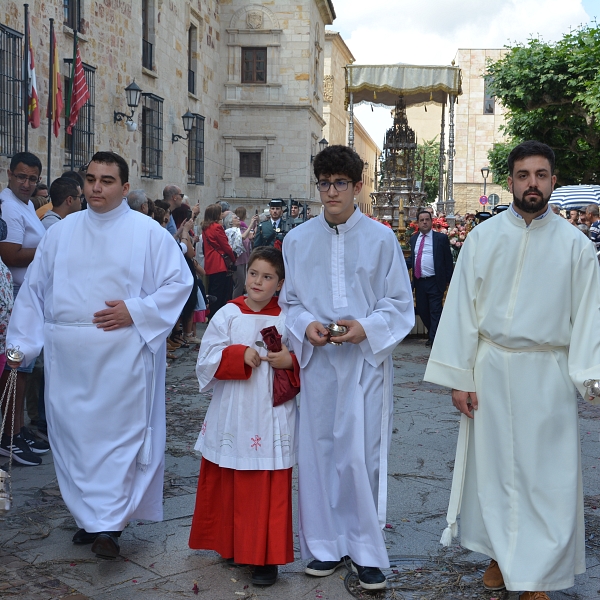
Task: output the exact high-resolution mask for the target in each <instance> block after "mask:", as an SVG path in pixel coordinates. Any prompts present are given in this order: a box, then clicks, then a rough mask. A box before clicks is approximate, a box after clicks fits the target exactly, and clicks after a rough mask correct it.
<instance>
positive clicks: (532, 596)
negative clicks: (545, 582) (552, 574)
mask: <svg viewBox="0 0 600 600" xmlns="http://www.w3.org/2000/svg"><path fill="white" fill-rule="evenodd" d="M519 600H550V598H549V597H548V594H546V592H523V593H522V594H521V595H520V596H519Z"/></svg>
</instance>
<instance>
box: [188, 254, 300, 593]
mask: <svg viewBox="0 0 600 600" xmlns="http://www.w3.org/2000/svg"><path fill="white" fill-rule="evenodd" d="M283 278H284V270H283V258H282V255H281V252H280V251H279V250H276V249H275V248H272V247H269V246H264V247H260V248H257V249H256V250H254V252H253V253H252V254H251V255H250V259H249V262H248V275H247V277H246V290H247V293H248V295H247V296H240V297H239V298H236V299H235V300H232V301H231V302H229V303H228V304H226V305H225V306H224V307H223V308H221V309H220V310H219V311H218V312H217V313H216V314H215V316H214V317H213V318H212V320H211V322H210V324H209V326H208V328H207V330H206V332H205V334H204V336H203V338H202V345H201V346H200V353H199V355H198V364H197V366H196V373H197V375H198V381H199V383H200V389H201V391H205V390H208V389H210V388H214V391H213V397H212V400H211V403H210V406H209V408H208V411H207V413H206V418H205V420H204V424H203V425H202V431H201V433H200V436H199V438H198V443H197V444H196V450H199V451H201V452H202V464H201V467H200V478H199V481H198V493H197V495H196V508H195V510H194V517H193V521H192V530H191V532H190V540H189V545H190V547H191V548H195V549H204V550H215V551H217V552H218V553H219V554H221V556H222V557H223V558H225V559H233V560H234V561H235V562H236V563H242V564H249V565H253V566H254V570H253V575H252V583H254V584H256V585H271V584H273V583H275V581H276V580H277V572H278V569H277V565H280V564H285V563H289V562H293V560H294V549H293V533H292V467H293V466H294V464H295V463H296V415H297V408H296V401H295V399H292V400H290V401H288V402H285V403H283V404H280V405H279V406H273V376H274V371H273V369H285V370H286V371H285V372H286V373H287V375H288V378H289V380H290V382H291V383H292V384H294V385H296V387H298V386H299V384H300V381H299V367H298V363H297V362H296V360H295V358H294V357H293V356H292V355H291V354H290V353H289V352H288V350H287V348H286V347H285V345H283V348H282V351H281V352H267V351H266V349H264V348H261V347H259V346H257V344H256V342H261V341H262V336H261V330H263V329H265V328H267V327H276V328H277V330H278V331H279V333H280V334H283V333H284V332H285V318H284V316H283V315H282V314H281V309H280V308H279V304H278V302H277V298H276V297H275V296H274V295H275V293H276V292H277V291H279V290H280V289H281V286H282V285H283Z"/></svg>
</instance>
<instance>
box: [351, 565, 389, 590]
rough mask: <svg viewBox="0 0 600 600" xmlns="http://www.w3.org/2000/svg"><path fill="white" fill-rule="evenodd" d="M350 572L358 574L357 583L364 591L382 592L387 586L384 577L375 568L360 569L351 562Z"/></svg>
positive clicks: (379, 570)
mask: <svg viewBox="0 0 600 600" xmlns="http://www.w3.org/2000/svg"><path fill="white" fill-rule="evenodd" d="M352 570H353V571H354V572H355V573H357V574H358V582H359V583H360V587H361V588H363V589H364V590H383V589H385V587H386V585H387V580H386V578H385V575H384V574H383V573H382V572H381V569H378V568H377V567H361V566H360V565H357V564H356V563H355V562H352Z"/></svg>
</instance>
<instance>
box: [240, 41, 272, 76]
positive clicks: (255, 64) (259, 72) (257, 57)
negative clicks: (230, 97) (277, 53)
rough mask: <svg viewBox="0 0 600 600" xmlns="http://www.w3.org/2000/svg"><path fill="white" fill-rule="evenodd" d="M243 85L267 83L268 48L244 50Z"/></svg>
mask: <svg viewBox="0 0 600 600" xmlns="http://www.w3.org/2000/svg"><path fill="white" fill-rule="evenodd" d="M242 83H267V49H266V48H242Z"/></svg>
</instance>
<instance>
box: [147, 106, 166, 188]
mask: <svg viewBox="0 0 600 600" xmlns="http://www.w3.org/2000/svg"><path fill="white" fill-rule="evenodd" d="M142 103H143V104H142V177H149V178H151V179H162V168H163V99H162V98H159V97H158V96H155V95H154V94H142Z"/></svg>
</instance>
